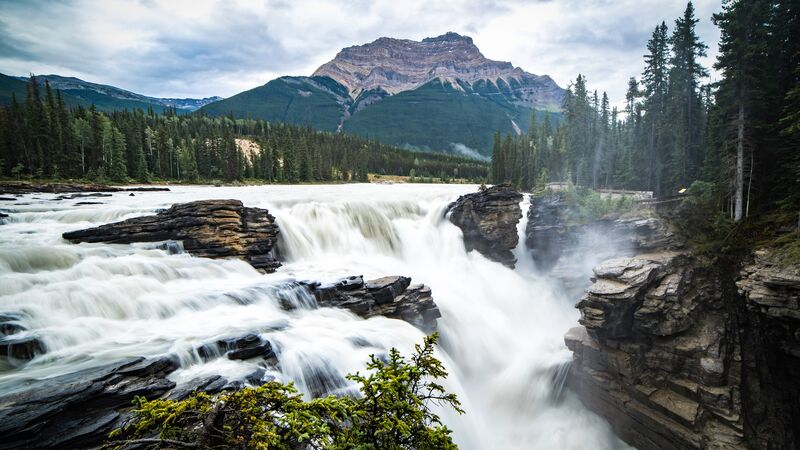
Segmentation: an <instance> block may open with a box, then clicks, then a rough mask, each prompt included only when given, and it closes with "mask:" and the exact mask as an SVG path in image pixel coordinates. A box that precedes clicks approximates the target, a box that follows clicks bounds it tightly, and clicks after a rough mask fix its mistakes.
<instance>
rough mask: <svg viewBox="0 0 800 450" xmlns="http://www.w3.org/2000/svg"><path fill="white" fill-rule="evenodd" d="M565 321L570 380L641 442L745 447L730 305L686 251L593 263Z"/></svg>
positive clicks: (624, 433)
mask: <svg viewBox="0 0 800 450" xmlns="http://www.w3.org/2000/svg"><path fill="white" fill-rule="evenodd" d="M594 273H595V276H594V283H593V284H592V285H591V286H590V287H589V288H588V289H587V291H586V295H585V296H584V297H583V299H581V301H580V302H579V303H578V308H579V309H580V311H581V320H580V323H581V324H582V325H583V327H579V328H575V329H572V330H570V332H569V333H568V334H567V336H566V339H565V340H566V343H567V346H568V347H569V348H570V349H571V350H572V351H573V352H574V361H573V365H572V368H571V377H570V380H569V382H568V383H569V386H570V387H571V388H572V389H573V390H575V391H577V392H578V394H579V395H580V397H581V399H582V400H583V402H584V403H585V404H587V406H589V407H590V408H591V409H593V410H595V411H597V412H598V413H599V414H600V415H601V416H603V417H605V418H606V419H607V420H609V422H611V424H612V426H613V427H614V429H615V431H616V432H617V433H618V434H619V435H620V437H622V439H624V440H626V441H627V442H628V443H630V444H632V445H634V446H635V447H637V448H639V449H656V448H658V449H664V448H678V449H700V448H745V446H746V445H745V434H744V429H743V427H744V424H743V419H742V413H743V411H742V399H741V388H740V384H741V372H742V368H741V360H740V358H739V356H740V352H741V346H740V343H739V339H738V336H737V335H738V323H737V321H736V320H735V314H734V310H735V304H730V303H727V302H726V299H727V298H728V297H727V296H726V295H725V291H724V289H723V288H722V287H721V286H720V283H719V281H718V277H717V274H716V273H714V272H713V271H712V270H709V269H704V268H702V267H700V266H699V265H698V264H696V262H695V261H693V259H692V258H691V257H690V256H689V255H687V254H684V253H677V252H661V253H653V254H639V255H637V256H634V257H624V258H617V259H612V260H610V261H607V262H605V263H603V264H602V265H601V266H599V267H597V268H595V270H594Z"/></svg>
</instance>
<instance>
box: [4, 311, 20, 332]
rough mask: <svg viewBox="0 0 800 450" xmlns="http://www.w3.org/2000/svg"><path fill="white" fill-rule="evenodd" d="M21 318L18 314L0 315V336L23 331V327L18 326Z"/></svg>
mask: <svg viewBox="0 0 800 450" xmlns="http://www.w3.org/2000/svg"><path fill="white" fill-rule="evenodd" d="M22 317H23V315H22V314H18V313H0V335H2V336H8V335H11V334H14V333H18V332H20V331H24V330H25V327H23V326H22V325H21V324H20V321H21V320H22Z"/></svg>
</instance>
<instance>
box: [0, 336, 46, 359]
mask: <svg viewBox="0 0 800 450" xmlns="http://www.w3.org/2000/svg"><path fill="white" fill-rule="evenodd" d="M44 351H45V347H44V344H42V341H40V340H39V339H38V338H36V337H34V336H23V337H14V336H6V337H3V338H0V359H6V360H8V361H10V362H11V363H12V365H16V362H17V361H28V360H31V359H33V357H34V356H36V355H39V354H42V353H44Z"/></svg>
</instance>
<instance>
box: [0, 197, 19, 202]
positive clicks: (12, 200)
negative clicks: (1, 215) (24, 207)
mask: <svg viewBox="0 0 800 450" xmlns="http://www.w3.org/2000/svg"><path fill="white" fill-rule="evenodd" d="M15 201H17V199H16V197H0V202H15Z"/></svg>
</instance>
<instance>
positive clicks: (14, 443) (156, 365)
mask: <svg viewBox="0 0 800 450" xmlns="http://www.w3.org/2000/svg"><path fill="white" fill-rule="evenodd" d="M177 367H178V365H177V363H176V362H175V360H173V359H172V358H169V357H162V358H152V359H144V358H134V359H131V360H127V361H123V362H117V363H112V364H109V365H106V366H101V367H96V368H91V369H86V370H81V371H78V372H75V373H71V374H67V375H62V376H57V377H54V378H48V379H44V380H31V381H29V382H28V383H27V384H26V385H25V386H21V387H20V389H18V390H17V391H16V392H14V393H11V394H8V395H5V396H3V397H2V398H1V399H0V435H1V436H3V439H0V449H16V448H89V447H93V446H99V445H100V444H102V443H103V441H104V440H105V439H106V438H107V437H108V433H109V432H110V431H111V430H113V429H114V428H117V427H119V426H120V425H121V424H122V422H123V420H124V419H125V417H126V416H127V414H128V411H129V410H130V408H131V407H132V401H133V399H134V397H136V396H141V397H145V398H148V399H153V398H158V397H160V396H162V395H164V394H165V393H166V392H168V391H169V390H171V389H172V388H174V387H175V383H173V382H172V381H170V380H168V379H167V375H169V374H170V373H171V372H173V371H174V370H175V369H177Z"/></svg>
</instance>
